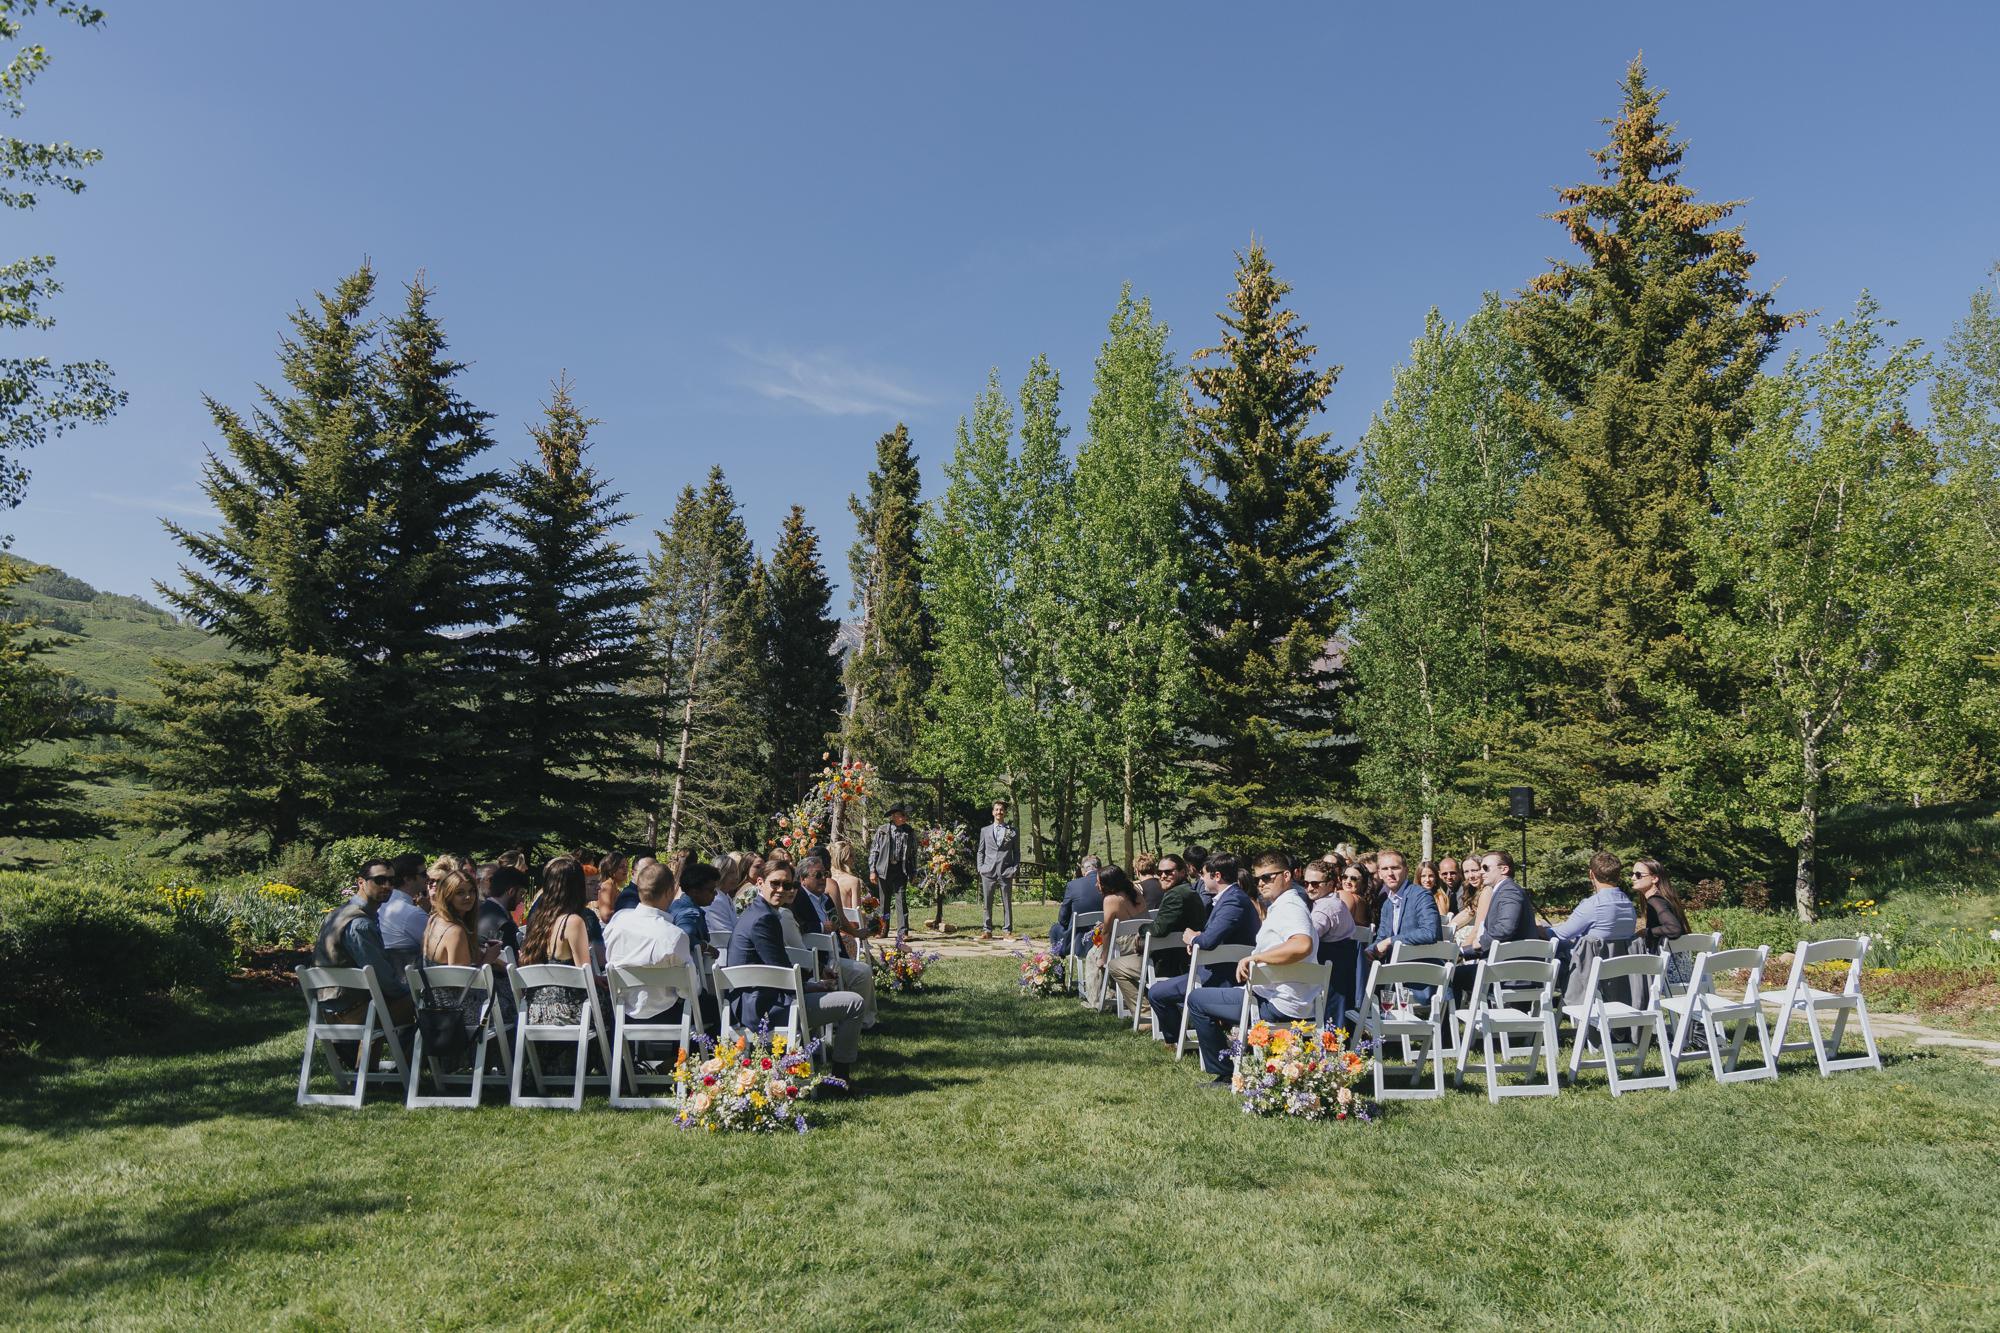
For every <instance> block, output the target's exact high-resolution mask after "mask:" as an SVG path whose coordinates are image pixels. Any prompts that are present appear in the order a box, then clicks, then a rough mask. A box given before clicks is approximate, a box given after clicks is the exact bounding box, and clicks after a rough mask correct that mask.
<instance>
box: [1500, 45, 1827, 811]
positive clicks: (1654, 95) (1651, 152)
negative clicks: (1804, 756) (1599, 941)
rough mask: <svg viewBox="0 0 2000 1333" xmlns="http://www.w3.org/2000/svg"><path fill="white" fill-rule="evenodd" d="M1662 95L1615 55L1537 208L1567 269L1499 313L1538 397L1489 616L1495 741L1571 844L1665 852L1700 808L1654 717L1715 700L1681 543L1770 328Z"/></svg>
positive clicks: (1776, 329) (1736, 239) (1771, 335)
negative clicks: (1617, 83) (1588, 178)
mask: <svg viewBox="0 0 2000 1333" xmlns="http://www.w3.org/2000/svg"><path fill="white" fill-rule="evenodd" d="M1664 96H1665V94H1664V92H1663V91H1662V90H1660V89H1657V88H1653V87H1650V86H1648V84H1647V82H1646V71H1645V68H1644V66H1643V65H1642V64H1641V63H1640V62H1639V61H1638V60H1637V59H1635V60H1633V62H1632V64H1631V66H1630V68H1629V69H1628V70H1627V72H1626V77H1625V88H1624V105H1623V107H1622V109H1621V110H1620V112H1619V115H1618V117H1617V118H1616V119H1615V120H1613V121H1611V122H1609V123H1610V126H1611V137H1610V141H1609V142H1608V143H1607V144H1606V145H1605V146H1604V147H1602V148H1600V149H1597V150H1596V151H1595V152H1594V153H1593V154H1592V156H1593V157H1594V158H1595V159H1596V161H1597V162H1598V164H1599V171H1598V175H1599V179H1598V180H1597V181H1595V182H1587V183H1584V184H1580V185H1574V186H1570V187H1567V188H1565V189H1564V190H1562V191H1561V192H1560V195H1559V198H1560V199H1561V201H1562V204H1563V207H1562V208H1560V209H1558V210H1557V211H1556V212H1555V213H1554V214H1552V215H1551V216H1552V217H1553V218H1554V220H1555V221H1557V222H1559V223H1561V224H1562V226H1563V227H1564V229H1565V230H1566V231H1567V232H1568V234H1569V237H1570V239H1571V241H1573V242H1574V243H1575V244H1576V246H1577V247H1578V249H1580V250H1581V251H1582V252H1583V254H1582V259H1581V261H1568V260H1565V261H1561V262H1558V263H1557V264H1556V265H1555V267H1554V268H1552V269H1551V270H1550V271H1548V272H1546V273H1543V274H1541V275H1540V276H1539V277H1537V278H1536V279H1535V280H1534V281H1533V282H1532V283H1531V284H1530V285H1529V287H1528V289H1527V291H1526V292H1525V293H1524V294H1523V296H1522V298H1521V299H1520V301H1519V302H1518V304H1517V305H1516V307H1515V309H1514V314H1513V318H1512V320H1511V330H1512V333H1513V336H1514V337H1515V338H1516V339H1517V340H1518V341H1519V343H1520V344H1521V347H1522V348H1523V350H1524V351H1525V352H1526V353H1527V356H1528V359H1529V363H1530V365H1531V367H1532V369H1533V371H1534V374H1535V377H1536V379H1537V381H1538V383H1539V393H1538V395H1537V397H1536V398H1535V399H1533V400H1530V399H1527V398H1519V399H1517V400H1516V405H1517V407H1518V410H1519V413H1520V417H1521V420H1522V422H1523V425H1524V427H1525V428H1526V430H1527V432H1528V438H1529V442H1530V446H1531V448H1532V450H1533V452H1534V454H1535V470H1534V474H1533V475H1532V476H1531V477H1530V478H1529V479H1528V480H1527V482H1526V483H1525V485H1524V486H1523V487H1522V490H1521V495H1520V499H1519V502H1518V503H1517V505H1516V506H1515V509H1514V512H1513V514H1512V515H1511V516H1510V518H1509V521H1508V522H1507V523H1506V524H1505V525H1503V528H1502V539H1501V544H1502V551H1503V555H1502V564H1503V566H1504V567H1505V569H1506V570H1507V577H1506V578H1505V579H1504V580H1503V581H1502V583H1501V586H1500V589H1499V592H1498V595H1497V597H1496V609H1497V612H1498V614H1497V615H1496V618H1495V621H1496V624H1497V625H1498V626H1499V627H1500V633H1501V636H1502V641H1503V644H1504V646H1505V648H1506V650H1507V651H1508V652H1509V653H1510V654H1511V656H1512V657H1513V658H1514V662H1515V666H1516V668H1517V669H1518V671H1519V673H1520V678H1521V681H1522V689H1523V702H1524V704H1525V716H1523V717H1522V718H1521V719H1519V720H1518V722H1516V723H1514V724H1512V725H1510V726H1509V727H1507V728H1506V729H1505V730H1504V731H1502V732H1501V733H1500V734H1499V735H1497V736H1495V737H1494V738H1493V739H1494V742H1495V744H1496V747H1497V749H1498V752H1499V754H1500V756H1501V758H1502V759H1503V760H1504V761H1505V762H1506V763H1508V764H1510V765H1511V766H1512V768H1513V770H1514V772H1515V773H1516V774H1517V775H1518V777H1519V778H1520V779H1523V780H1526V781H1527V782H1528V783H1529V784H1531V785H1532V786H1534V787H1535V788H1536V789H1537V790H1538V792H1539V793H1540V796H1541V804H1542V805H1543V807H1544V809H1545V810H1546V812H1547V814H1548V815H1549V819H1548V821H1547V827H1548V828H1549V830H1550V832H1551V833H1552V834H1553V835H1554V836H1556V837H1557V838H1559V839H1563V840H1566V841H1568V842H1569V843H1570V844H1571V845H1575V846H1598V847H1613V848H1619V849H1626V850H1630V849H1636V848H1639V847H1653V848H1657V847H1660V846H1664V845H1666V843H1665V842H1664V841H1663V839H1664V838H1665V837H1666V835H1667V832H1668V829H1669V827H1670V826H1676V831H1677V832H1678V833H1679V834H1680V835H1681V836H1682V837H1683V838H1685V837H1686V835H1687V834H1688V833H1689V831H1690V830H1691V828H1692V825H1691V824H1689V823H1688V822H1687V821H1688V820H1691V819H1693V818H1695V817H1696V816H1697V815H1698V814H1699V813H1700V810H1701V807H1702V806H1703V805H1704V804H1706V803H1705V802H1702V801H1698V800H1690V799H1687V791H1686V788H1685V787H1684V786H1683V785H1682V784H1680V783H1679V782H1677V781H1676V780H1675V775H1676V774H1677V773H1678V772H1679V771H1680V770H1681V769H1682V768H1683V767H1685V766H1686V765H1687V764H1688V763H1689V762H1690V761H1692V760H1693V759H1694V758H1695V756H1690V755H1685V754H1680V753H1677V752H1676V749H1675V746H1674V744H1673V742H1672V740H1671V737H1670V733H1669V730H1668V729H1667V728H1665V727H1664V726H1663V725H1662V710H1663V708H1664V707H1665V706H1666V702H1667V701H1668V700H1669V699H1672V698H1674V697H1675V696H1676V695H1677V694H1679V695H1685V694H1692V695H1693V696H1694V697H1696V698H1699V699H1701V700H1702V701H1704V702H1705V703H1706V704H1707V705H1708V706H1710V707H1712V708H1716V709H1719V710H1720V709H1726V708H1728V707H1730V706H1732V705H1731V699H1732V698H1733V693H1734V691H1733V687H1732V683H1731V682H1730V680H1729V679H1728V678H1727V677H1726V676H1724V675H1721V674H1719V673H1717V672H1715V671H1714V670H1713V669H1712V666H1711V664H1707V663H1704V662H1703V661H1702V660H1701V657H1700V655H1699V654H1698V653H1697V651H1696V649H1695V647H1694V645H1693V643H1692V642H1691V641H1690V639H1689V637H1688V634H1687V631H1686V626H1685V623H1684V620H1683V607H1684V605H1685V603H1686V601H1687V599H1688V598H1689V597H1690V596H1692V595H1693V593H1694V591H1695V572H1694V554H1693V551H1694V548H1693V541H1692V537H1693V533H1694V529H1695V526H1696V525H1697V524H1698V523H1699V522H1700V521H1701V518H1702V516H1703V515H1704V514H1705V513H1706V512H1707V510H1708V507H1709V496H1708V487H1707V483H1706V474H1707V469H1708V467H1709V466H1710V464H1711V462H1712V461H1713V460H1714V458H1715V457H1716V454H1717V452H1718V451H1719V450H1721V449H1722V448H1724V447H1726V445H1727V443H1728V442H1729V441H1730V440H1732V439H1734V438H1736V437H1738V436H1740V435H1741V433H1742V431H1743V428H1744V424H1745V411H1744V395H1745V393H1746V392H1747V390H1748V389H1749V387H1750V385H1751V384H1752V382H1753V381H1754V379H1755V377H1756V375H1757V371H1758V368H1759V367H1760V366H1761V365H1762V364H1763V362H1764V359H1765V357H1766V356H1768V355H1769V354H1770V352H1771V350H1772V347H1773V346H1774V344H1775V342H1776V340H1777V338H1778V336H1779V334H1780V333H1781V332H1783V330H1784V329H1785V328H1786V326H1787V323H1788V320H1787V317H1786V316H1784V315H1782V314H1780V313H1778V312H1777V311H1776V310H1775V309H1773V306H1772V298H1771V295H1770V293H1768V292H1757V291H1755V290H1753V288H1752V287H1751V283H1750V269H1751V266H1752V264H1753V262H1754V261H1755V258H1756V256H1755V255H1754V254H1753V253H1752V252H1751V251H1750V249H1749V248H1748V247H1747V246H1746V245H1745V244H1744V239H1743V232H1742V228H1741V227H1740V226H1735V227H1724V226H1722V225H1721V224H1722V223H1723V222H1724V221H1725V220H1726V219H1728V218H1729V217H1730V216H1731V215H1732V214H1734V213H1735V212H1736V210H1737V209H1738V207H1740V202H1724V203H1704V202H1701V201H1699V200H1698V199H1697V198H1696V197H1695V192H1694V190H1693V189H1692V188H1690V187H1688V186H1686V185H1683V184H1682V183H1681V179H1680V177H1681V162H1682V157H1683V154H1684V146H1683V145H1682V144H1681V143H1680V142H1679V141H1677V140H1676V139H1675V138H1674V137H1673V126H1671V125H1667V124H1663V123H1661V121H1660V119H1659V111H1660V103H1661V100H1662V98H1663V97H1664Z"/></svg>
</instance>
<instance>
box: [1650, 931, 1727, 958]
mask: <svg viewBox="0 0 2000 1333" xmlns="http://www.w3.org/2000/svg"><path fill="white" fill-rule="evenodd" d="M1721 947H1722V933H1721V932H1720V931H1710V932H1709V933H1708V934H1705V935H1702V934H1695V933H1692V932H1690V933H1689V934H1686V935H1682V936H1681V937H1680V938H1679V939H1672V940H1668V941H1667V942H1666V948H1665V949H1664V952H1666V953H1670V954H1674V953H1695V954H1701V953H1714V952H1715V951H1716V950H1717V949H1720V948H1721Z"/></svg>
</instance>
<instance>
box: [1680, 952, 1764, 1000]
mask: <svg viewBox="0 0 2000 1333" xmlns="http://www.w3.org/2000/svg"><path fill="white" fill-rule="evenodd" d="M1770 956H1771V949H1770V946H1769V945H1764V944H1760V945H1758V946H1757V947H1756V948H1754V949H1722V950H1719V951H1717V952H1715V953H1705V954H1703V955H1701V956H1700V957H1699V958H1697V959H1695V960H1694V977H1693V978H1692V979H1691V980H1690V981H1689V982H1688V994H1690V995H1702V994H1713V995H1717V996H1721V997H1722V998H1723V999H1730V998H1731V997H1729V996H1727V995H1724V994H1723V992H1722V990H1721V988H1720V987H1719V986H1718V985H1717V984H1716V983H1717V982H1718V981H1719V980H1720V979H1721V978H1722V977H1723V976H1725V975H1726V974H1728V973H1731V972H1743V973H1745V974H1746V975H1745V977H1744V979H1743V994H1742V996H1741V997H1740V999H1736V1000H1733V1001H1732V1002H1733V1003H1740V1004H1754V1003H1756V1000H1757V990H1758V986H1759V983H1760V982H1761V981H1762V980H1763V976H1764V962H1765V960H1766V959H1767V958H1769V957H1770Z"/></svg>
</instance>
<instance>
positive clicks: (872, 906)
mask: <svg viewBox="0 0 2000 1333" xmlns="http://www.w3.org/2000/svg"><path fill="white" fill-rule="evenodd" d="M861 924H862V925H863V926H864V927H865V928H866V929H867V931H868V933H869V934H871V935H887V934H888V933H889V918H888V917H886V916H884V915H882V900H881V899H880V898H877V897H876V896H875V895H874V894H872V893H864V894H862V895H861Z"/></svg>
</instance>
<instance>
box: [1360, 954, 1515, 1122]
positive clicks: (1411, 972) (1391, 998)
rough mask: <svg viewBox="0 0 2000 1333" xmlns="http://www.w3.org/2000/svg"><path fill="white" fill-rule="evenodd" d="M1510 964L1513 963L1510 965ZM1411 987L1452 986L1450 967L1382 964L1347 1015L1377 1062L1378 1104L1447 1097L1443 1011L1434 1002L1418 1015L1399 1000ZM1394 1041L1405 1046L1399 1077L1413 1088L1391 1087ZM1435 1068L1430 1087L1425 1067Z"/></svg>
mask: <svg viewBox="0 0 2000 1333" xmlns="http://www.w3.org/2000/svg"><path fill="white" fill-rule="evenodd" d="M1510 966H1511V964H1510ZM1412 986H1435V987H1438V988H1440V989H1442V990H1447V991H1448V990H1450V988H1451V969H1450V968H1449V967H1447V966H1445V965H1444V964H1443V963H1383V962H1377V963H1375V964H1374V965H1373V966H1372V967H1370V968H1369V969H1368V985H1367V987H1366V988H1365V989H1364V990H1363V991H1362V993H1361V999H1360V1003H1359V1007H1358V1008H1355V1009H1351V1010H1349V1011H1348V1016H1349V1019H1350V1020H1351V1021H1350V1022H1349V1025H1348V1029H1349V1031H1350V1032H1352V1033H1353V1034H1354V1037H1355V1040H1357V1041H1362V1040H1365V1041H1366V1042H1367V1043H1368V1045H1369V1051H1370V1053H1371V1054H1372V1055H1373V1057H1374V1061H1375V1100H1377V1101H1409V1100H1416V1099H1428V1098H1433V1097H1442V1096H1444V1058H1443V1057H1444V1055H1445V1039H1444V1027H1443V1023H1442V1016H1443V1014H1444V1008H1443V1006H1441V1005H1437V1004H1432V1005H1428V1006H1426V1011H1425V1012H1424V1013H1421V1014H1419V1013H1418V1011H1417V1010H1416V1009H1415V1008H1414V1007H1412V1006H1409V1005H1408V1004H1406V1003H1403V1002H1402V1001H1401V1000H1399V998H1398V997H1399V996H1406V995H1407V994H1408V988H1409V987H1412ZM1391 1039H1394V1040H1396V1041H1399V1042H1401V1043H1402V1047H1403V1059H1402V1060H1401V1061H1400V1062H1398V1066H1397V1074H1398V1076H1399V1077H1404V1078H1408V1079H1409V1080H1410V1085H1409V1086H1408V1087H1403V1088H1391V1087H1390V1086H1389V1084H1388V1077H1389V1063H1390V1062H1389V1061H1388V1060H1386V1059H1385V1058H1384V1055H1385V1054H1386V1050H1387V1047H1388V1044H1389V1042H1390V1040H1391ZM1426 1066H1429V1067H1430V1069H1431V1075H1432V1078H1431V1086H1430V1087H1428V1088H1426V1087H1424V1086H1423V1081H1424V1069H1425V1067H1426Z"/></svg>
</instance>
